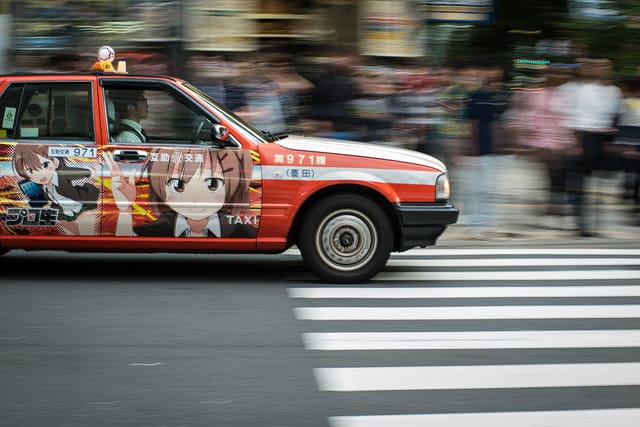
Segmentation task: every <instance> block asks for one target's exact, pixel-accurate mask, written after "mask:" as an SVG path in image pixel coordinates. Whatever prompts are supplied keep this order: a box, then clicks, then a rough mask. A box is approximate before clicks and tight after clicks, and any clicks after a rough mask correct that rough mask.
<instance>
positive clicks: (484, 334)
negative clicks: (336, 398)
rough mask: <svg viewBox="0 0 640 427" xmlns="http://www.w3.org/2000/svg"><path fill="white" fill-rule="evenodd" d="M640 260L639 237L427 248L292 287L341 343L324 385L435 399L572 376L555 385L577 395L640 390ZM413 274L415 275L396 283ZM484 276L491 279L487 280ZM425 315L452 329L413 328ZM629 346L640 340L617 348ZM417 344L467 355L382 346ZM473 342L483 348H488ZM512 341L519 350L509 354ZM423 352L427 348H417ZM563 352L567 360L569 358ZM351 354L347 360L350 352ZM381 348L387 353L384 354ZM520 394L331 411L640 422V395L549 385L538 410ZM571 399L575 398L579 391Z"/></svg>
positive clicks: (532, 424) (437, 418) (427, 422)
mask: <svg viewBox="0 0 640 427" xmlns="http://www.w3.org/2000/svg"><path fill="white" fill-rule="evenodd" d="M638 266H640V250H635V249H601V248H586V249H585V248H569V249H563V248H551V249H525V248H518V249H501V248H500V249H496V248H488V249H433V248H428V249H421V250H413V251H409V252H406V253H403V254H401V255H397V256H394V257H392V259H391V260H390V261H389V263H388V265H387V268H386V270H385V271H384V272H382V273H381V274H379V275H378V276H377V277H376V278H375V279H374V280H372V281H371V282H370V283H369V284H367V285H363V286H339V285H327V286H310V287H292V288H290V289H288V295H289V297H290V298H291V299H292V300H293V301H294V302H295V305H296V306H295V307H294V314H295V316H296V318H297V319H299V320H300V321H303V322H304V323H303V324H304V326H305V331H304V332H303V334H302V338H303V342H304V346H305V348H306V349H307V350H309V351H315V352H319V353H317V355H318V357H319V358H320V360H322V357H321V356H322V354H326V355H327V356H328V355H329V354H331V355H332V358H331V361H332V363H331V364H330V365H332V366H321V365H319V366H315V367H314V368H313V374H314V377H315V379H316V383H317V386H318V389H319V390H321V391H324V392H328V393H341V394H349V395H353V396H358V394H359V393H371V392H377V393H399V392H404V393H407V392H413V393H420V392H423V393H424V392H429V393H432V394H430V397H431V399H433V396H434V394H433V393H444V392H447V391H456V392H466V393H470V392H473V391H474V390H477V391H481V390H485V391H486V390H495V392H497V393H501V390H504V393H505V394H504V396H505V398H507V397H509V396H510V395H509V393H510V392H509V391H508V390H525V391H527V392H528V393H532V392H533V391H535V390H549V393H553V391H552V390H564V391H563V392H562V393H561V394H557V395H558V396H562V397H566V396H571V395H572V393H576V396H578V395H579V393H580V391H581V390H583V389H585V388H587V389H589V388H595V389H591V390H614V391H615V390H616V388H622V389H623V390H631V393H636V395H638V393H640V391H639V390H640V360H637V359H635V360H634V356H633V355H634V354H637V353H633V352H634V351H637V349H639V348H640V329H638V325H639V323H638V319H640V301H639V300H638V299H637V298H638V297H640V282H639V280H640V269H639V268H638ZM519 267H523V268H526V269H527V270H522V269H521V268H519ZM403 269H406V270H407V271H403ZM460 269H462V270H460ZM408 281H411V282H413V283H411V284H410V285H412V286H395V285H397V284H400V285H402V284H403V283H407V282H408ZM440 281H442V282H441V283H434V282H440ZM570 281H577V282H578V283H572V282H570ZM475 282H478V283H477V285H478V286H474V284H476V283H475ZM485 282H486V283H487V284H490V285H489V286H484V285H483V284H484V283H485ZM531 282H534V284H532V283H531ZM565 283H566V285H565ZM498 284H499V285H498ZM634 298H635V300H634ZM463 301H464V303H462V302H463ZM476 301H477V302H476ZM374 302H375V303H374ZM424 321H435V322H440V323H438V325H437V326H438V327H440V328H444V329H450V330H431V331H426V330H423V331H420V330H406V328H408V327H411V326H407V325H411V323H409V324H408V323H407V322H424ZM517 321H519V322H525V323H524V324H526V325H527V326H528V328H527V327H518V328H517V330H512V329H513V323H512V322H517ZM541 321H545V322H547V323H546V324H545V325H546V326H545V327H544V328H543V330H539V329H536V328H535V325H536V323H535V322H541ZM579 321H583V322H589V326H590V327H589V328H581V326H580V323H579ZM398 322H404V323H398ZM453 322H458V323H453ZM459 322H472V323H464V324H461V323H459ZM505 322H507V323H505ZM510 322H511V323H510ZM549 322H551V323H549ZM598 322H609V323H603V325H605V324H606V325H608V326H609V327H602V328H598ZM611 322H616V323H611ZM629 322H631V323H629ZM415 324H416V325H422V326H418V327H422V328H424V327H426V326H425V325H427V326H428V325H429V324H426V323H415ZM627 324H629V325H634V326H632V327H629V326H625V325H627ZM331 325H334V326H331ZM335 325H337V326H335ZM349 325H358V327H357V329H358V330H350V329H351V327H350V326H349ZM461 325H463V326H461ZM469 325H472V326H469ZM501 325H504V326H503V327H504V329H501V328H500V327H501ZM549 325H554V326H555V325H557V328H555V329H550V327H549ZM594 325H595V328H594ZM611 325H614V326H613V328H611ZM567 326H568V327H567ZM334 328H340V329H342V330H340V329H334ZM396 328H400V329H398V330H394V329H396ZM460 328H466V329H464V330H460ZM616 328H619V329H616ZM317 329H321V330H320V331H318V330H317ZM328 329H329V330H328ZM363 329H367V330H363ZM385 329H387V330H386V331H385ZM625 349H627V350H628V351H631V353H624V355H625V357H622V358H618V359H616V357H615V356H616V355H619V354H620V352H621V351H624V350H625ZM415 351H436V352H442V351H445V352H453V353H448V354H450V356H451V355H453V356H455V355H457V354H459V355H460V356H459V357H458V359H455V358H453V360H454V362H453V363H451V364H442V362H439V363H435V364H433V365H429V364H428V363H427V364H424V363H423V364H416V363H410V364H408V365H403V364H402V363H398V362H396V361H395V360H394V359H393V358H385V356H384V355H385V354H394V355H395V357H398V354H399V353H398V352H407V353H410V352H415ZM487 351H505V352H506V353H503V354H504V356H502V358H501V359H500V362H499V363H491V359H487V353H486V352H487ZM518 351H537V352H538V353H536V354H537V355H543V356H540V357H539V358H537V359H536V358H534V359H532V360H533V361H532V362H529V359H527V361H526V363H522V361H521V360H522V357H523V356H522V355H523V353H515V352H518ZM540 351H544V353H540ZM583 351H587V352H589V353H588V355H589V357H588V358H586V359H585V360H587V361H586V362H585V360H577V361H576V360H573V359H574V357H572V356H571V355H574V356H575V355H580V354H581V353H579V352H583ZM373 352H377V353H373ZM384 352H391V353H384ZM461 352H464V353H461ZM477 352H485V353H477ZM576 352H578V353H576ZM403 354H405V353H403ZM475 354H478V355H483V356H482V357H480V356H478V358H477V359H476V358H474V355H475ZM627 354H628V355H630V356H626V355H627ZM512 355H513V357H514V358H516V359H517V358H518V357H519V358H520V359H517V360H515V361H513V362H511V361H509V360H507V359H508V358H510V357H511V356H512ZM424 357H425V353H423V355H422V356H420V357H418V358H417V360H423V359H424ZM456 357H457V356H456ZM544 357H549V360H546V359H545V358H544ZM560 358H566V360H562V363H559V362H558V359H560ZM591 359H595V360H591ZM327 360H328V359H327ZM339 360H344V361H345V362H346V363H348V366H339V362H336V361H339ZM358 360H362V363H361V364H360V365H358ZM372 360H379V361H380V366H375V364H372V363H371V361H372ZM406 360H411V361H414V360H416V359H415V358H408V359H406ZM455 360H458V361H457V362H455ZM460 360H462V361H463V363H461V362H460ZM474 360H475V361H476V363H474ZM336 364H338V366H336ZM629 387H631V388H630V389H629ZM625 388H626V389H625ZM519 393H525V392H524V391H522V392H519ZM556 393H559V392H556ZM621 393H622V392H621ZM603 394H604V393H603ZM366 396H369V398H371V397H370V396H371V395H369V394H366ZM385 396H386V395H385ZM435 396H437V395H435ZM473 396H477V395H472V397H471V398H469V399H470V402H469V405H473ZM516 396H518V395H517V394H516ZM537 396H540V395H537ZM543 396H544V395H543ZM554 396H555V395H554ZM513 399H515V403H514V405H515V406H513V407H510V408H509V409H508V410H505V409H504V408H502V409H500V410H492V407H490V406H487V405H486V404H484V405H481V406H479V410H475V411H474V410H472V411H469V410H467V409H466V408H465V410H463V411H462V412H459V413H458V412H446V413H441V411H436V412H438V413H428V412H425V413H416V412H415V409H413V410H411V411H410V412H411V413H402V410H394V409H393V407H392V406H389V407H386V406H385V407H383V408H379V407H374V408H371V409H370V413H366V411H365V413H362V410H360V412H361V413H354V414H340V415H335V414H328V420H329V424H330V426H331V427H365V426H366V427H417V426H429V427H463V426H465V427H466V426H470V425H473V426H475V427H483V426H487V427H488V426H492V427H493V426H509V427H537V426H541V425H545V426H562V427H578V426H580V427H585V426H586V427H595V426H603V425H607V426H614V427H617V426H619V427H631V426H637V425H640V407H638V406H640V405H639V404H638V403H637V402H638V400H637V399H632V398H631V400H629V401H625V402H622V403H615V402H614V403H610V402H609V403H601V404H600V405H601V406H598V405H599V404H598V403H597V402H596V403H595V404H594V406H593V407H587V408H585V405H584V403H581V404H580V405H578V406H579V407H578V408H576V407H575V406H576V404H575V403H566V404H565V405H566V406H565V407H562V405H561V404H559V403H558V402H556V400H558V399H553V398H548V399H547V400H544V399H542V400H543V401H545V402H546V403H547V405H548V407H547V408H545V407H544V405H539V407H536V410H533V411H532V410H527V409H528V408H529V406H527V405H530V404H531V402H528V401H526V400H522V399H521V400H517V398H513ZM523 399H524V398H523ZM539 400H540V398H539ZM575 401H580V399H579V398H578V397H576V400H575ZM566 402H574V401H572V400H570V399H569V398H567V400H566ZM396 403H397V402H396ZM496 404H497V403H496ZM518 404H519V405H520V406H518ZM389 405H391V404H389ZM409 406H410V405H409ZM496 407H499V406H496ZM474 408H475V407H473V406H471V409H474ZM476 409H478V408H476Z"/></svg>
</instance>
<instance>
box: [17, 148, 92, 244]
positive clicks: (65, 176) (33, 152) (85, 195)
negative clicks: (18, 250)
mask: <svg viewBox="0 0 640 427" xmlns="http://www.w3.org/2000/svg"><path fill="white" fill-rule="evenodd" d="M48 150H49V148H48V146H46V145H34V144H17V145H16V147H15V152H14V155H13V167H14V169H15V171H16V172H17V173H18V175H20V176H21V177H23V178H25V179H27V180H29V181H31V182H33V183H34V184H36V185H37V186H39V187H40V188H41V189H42V192H43V194H44V195H45V197H46V199H47V201H48V203H47V205H48V206H49V207H50V208H52V209H56V210H58V220H59V223H60V225H61V226H62V228H63V230H64V232H65V233H66V234H71V235H89V236H90V235H94V234H95V225H96V215H95V212H92V211H94V210H95V209H96V207H97V205H98V198H99V196H100V190H99V189H98V188H97V187H96V186H94V185H92V184H90V183H88V182H86V180H87V179H89V178H91V176H92V170H91V169H87V168H73V167H70V166H68V165H67V163H66V161H65V160H64V158H57V157H50V156H49V151H48ZM82 181H85V182H84V183H82Z"/></svg>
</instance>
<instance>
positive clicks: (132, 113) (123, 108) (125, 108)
mask: <svg viewBox="0 0 640 427" xmlns="http://www.w3.org/2000/svg"><path fill="white" fill-rule="evenodd" d="M109 98H110V99H111V100H112V101H113V103H114V105H115V108H116V111H117V112H118V114H119V115H120V117H121V118H128V119H131V120H135V121H140V120H142V119H146V118H147V117H149V107H148V105H147V98H146V97H145V96H144V91H141V90H128V89H117V90H112V91H110V92H109Z"/></svg>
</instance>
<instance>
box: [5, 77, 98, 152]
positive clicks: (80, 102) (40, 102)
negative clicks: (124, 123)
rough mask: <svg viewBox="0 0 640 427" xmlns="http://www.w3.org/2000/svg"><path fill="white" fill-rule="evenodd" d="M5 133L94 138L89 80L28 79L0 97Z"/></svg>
mask: <svg viewBox="0 0 640 427" xmlns="http://www.w3.org/2000/svg"><path fill="white" fill-rule="evenodd" d="M0 111H2V130H3V131H4V132H6V136H7V137H11V138H15V139H35V140H42V139H47V140H77V141H93V140H94V131H93V115H92V111H93V108H92V99H91V83H28V84H17V85H12V86H11V87H9V89H8V90H7V91H5V93H4V94H3V95H2V98H0Z"/></svg>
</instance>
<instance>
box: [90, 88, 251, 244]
mask: <svg viewBox="0 0 640 427" xmlns="http://www.w3.org/2000/svg"><path fill="white" fill-rule="evenodd" d="M101 86H102V96H103V97H104V105H105V110H106V111H105V117H106V123H105V128H106V129H107V133H108V135H107V140H108V144H106V145H105V146H104V151H103V159H104V162H105V168H104V173H105V176H104V180H103V185H104V191H103V207H104V208H103V219H102V223H103V229H102V234H103V236H109V237H123V238H132V239H134V241H138V244H136V243H133V245H143V246H144V245H152V247H153V248H154V249H162V248H171V249H194V250H198V249H212V250H216V249H227V248H228V249H251V248H254V247H255V238H256V235H257V231H258V225H259V218H260V212H259V209H260V204H259V200H256V199H255V198H254V197H253V196H252V193H254V191H252V189H253V190H255V188H254V187H255V186H256V183H255V182H254V180H253V178H254V160H253V156H252V155H251V152H250V151H249V150H245V149H243V147H242V146H241V144H240V143H239V142H238V141H237V140H235V139H234V136H233V135H231V136H230V137H229V140H228V141H227V143H225V144H224V145H223V144H221V143H220V142H219V141H214V140H212V137H211V135H212V130H213V129H214V127H215V126H216V125H218V124H219V122H218V119H217V118H216V117H215V115H213V114H211V112H209V111H207V110H206V109H205V108H203V107H202V106H201V105H199V104H198V103H197V102H194V101H193V100H192V99H191V98H190V97H189V96H188V95H187V93H186V92H183V91H181V90H180V89H179V88H178V87H176V86H175V85H173V84H172V83H171V82H168V81H164V80H152V79H146V80H143V79H132V80H128V79H122V78H113V79H109V78H103V79H102V80H101ZM231 134H233V131H231ZM148 238H151V239H152V240H151V241H150V240H149V239H148ZM149 242H151V243H149Z"/></svg>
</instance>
